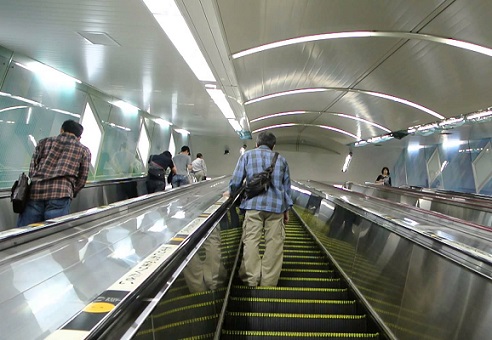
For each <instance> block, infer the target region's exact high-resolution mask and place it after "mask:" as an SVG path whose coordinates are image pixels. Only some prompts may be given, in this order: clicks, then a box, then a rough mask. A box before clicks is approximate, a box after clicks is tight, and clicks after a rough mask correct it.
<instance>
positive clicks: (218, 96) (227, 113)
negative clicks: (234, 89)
mask: <svg viewBox="0 0 492 340" xmlns="http://www.w3.org/2000/svg"><path fill="white" fill-rule="evenodd" d="M207 92H208V94H209V96H210V97H211V98H212V100H213V101H214V102H215V104H216V105H217V106H218V107H219V109H220V111H222V114H223V115H224V117H226V118H227V119H236V115H235V114H234V111H232V108H231V106H230V105H229V102H228V101H227V98H226V97H225V95H224V92H222V90H219V89H207Z"/></svg>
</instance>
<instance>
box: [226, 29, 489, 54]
mask: <svg viewBox="0 0 492 340" xmlns="http://www.w3.org/2000/svg"><path fill="white" fill-rule="evenodd" d="M344 38H394V39H409V40H425V41H430V42H435V43H439V44H444V45H449V46H454V47H458V48H461V49H464V50H468V51H473V52H477V53H480V54H484V55H488V56H492V49H490V48H488V47H484V46H480V45H477V44H472V43H469V42H466V41H462V40H456V39H450V38H443V37H439V36H435V35H430V34H421V33H409V32H377V31H354V32H335V33H325V34H315V35H308V36H304V37H298V38H292V39H287V40H281V41H276V42H273V43H269V44H265V45H261V46H257V47H253V48H250V49H247V50H244V51H241V52H238V53H234V54H233V55H232V58H233V59H238V58H241V57H244V56H247V55H251V54H255V53H259V52H263V51H267V50H271V49H275V48H278V47H282V46H288V45H294V44H301V43H306V42H313V41H320V40H332V39H344Z"/></svg>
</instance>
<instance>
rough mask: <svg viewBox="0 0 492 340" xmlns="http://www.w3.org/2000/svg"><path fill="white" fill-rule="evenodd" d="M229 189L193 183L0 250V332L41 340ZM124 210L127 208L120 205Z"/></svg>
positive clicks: (223, 184) (4, 335)
mask: <svg viewBox="0 0 492 340" xmlns="http://www.w3.org/2000/svg"><path fill="white" fill-rule="evenodd" d="M226 187H227V181H225V180H219V181H216V182H214V183H213V184H211V185H199V186H196V187H194V186H190V187H188V188H180V189H178V190H175V191H173V192H172V195H170V194H171V193H169V194H165V195H163V199H162V200H161V201H160V202H157V203H156V202H154V203H153V204H151V205H150V206H149V205H147V206H145V205H143V206H139V207H138V208H137V209H135V210H128V209H126V210H124V211H126V216H125V217H123V218H121V217H119V218H118V219H116V220H109V221H106V220H100V221H98V220H96V221H94V222H92V223H90V224H87V225H84V226H81V227H76V228H73V229H68V230H65V231H63V232H61V233H57V234H53V235H50V236H47V237H44V238H42V239H39V240H35V241H32V242H29V243H26V244H22V245H20V246H18V247H14V248H10V249H7V250H4V251H2V252H0V258H1V260H0V282H2V289H0V315H2V318H1V319H0V329H2V335H1V337H2V338H5V339H41V338H44V337H46V336H47V335H49V334H50V333H52V332H53V331H54V330H56V329H58V328H59V327H61V326H62V325H63V324H64V323H65V322H66V321H67V320H68V319H70V318H71V317H72V316H74V315H75V314H76V313H78V312H79V311H80V310H81V309H82V308H84V306H86V305H87V304H88V303H89V302H90V301H92V300H93V299H94V298H95V297H96V296H97V295H98V294H100V293H101V292H102V291H104V290H105V289H107V288H108V287H110V286H111V285H112V284H113V283H114V282H115V281H117V280H118V279H119V278H120V277H122V275H124V274H125V273H127V272H128V271H129V270H130V269H131V268H133V267H135V266H136V265H137V264H138V263H139V262H140V261H142V259H144V258H145V257H146V256H148V255H149V254H151V253H152V251H153V250H154V249H156V248H157V247H158V246H159V245H161V244H163V243H165V242H167V241H169V240H170V239H171V238H172V237H173V236H175V235H176V234H177V233H178V232H179V231H180V230H181V229H182V228H183V227H184V226H186V225H187V224H188V223H189V222H190V221H191V220H193V219H194V218H196V217H197V216H199V215H200V214H201V213H202V212H203V211H205V210H206V209H207V208H208V207H210V206H211V205H212V204H214V203H215V202H216V201H217V200H218V198H220V197H221V193H222V192H223V191H224V190H225V188H226ZM121 209H124V203H121Z"/></svg>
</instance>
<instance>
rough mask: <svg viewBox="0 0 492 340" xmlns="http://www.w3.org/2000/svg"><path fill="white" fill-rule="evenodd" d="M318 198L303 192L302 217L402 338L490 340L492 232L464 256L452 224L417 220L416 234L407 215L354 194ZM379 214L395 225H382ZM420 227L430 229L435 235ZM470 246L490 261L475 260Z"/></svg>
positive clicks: (298, 199)
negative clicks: (482, 252)
mask: <svg viewBox="0 0 492 340" xmlns="http://www.w3.org/2000/svg"><path fill="white" fill-rule="evenodd" d="M318 189H319V188H318ZM322 190H323V191H325V188H323V189H322ZM330 193H336V192H335V191H331V192H330ZM313 196H317V195H316V193H313V194H309V193H308V191H307V190H304V191H302V192H300V191H297V192H296V193H295V209H296V211H298V212H299V214H300V216H301V217H302V218H303V220H304V221H305V223H306V224H307V225H308V226H309V228H310V230H311V231H312V232H313V234H314V235H315V236H316V237H317V238H318V240H319V241H320V243H321V244H322V245H323V246H324V247H325V248H326V249H327V250H328V252H329V254H330V255H331V257H332V258H333V259H334V260H335V262H336V264H337V266H338V267H339V268H341V269H342V271H343V272H344V273H345V274H346V275H347V276H348V277H349V279H350V280H351V281H352V282H353V284H354V285H355V289H356V290H357V291H358V292H359V293H360V295H361V296H362V297H363V299H365V300H366V301H367V303H368V304H369V305H370V306H371V308H372V309H373V310H374V311H375V312H376V313H377V315H378V317H379V318H380V319H381V320H382V321H383V322H384V324H385V325H386V326H387V327H389V329H390V330H391V332H392V333H393V335H394V336H395V337H396V338H398V339H488V338H490V334H492V324H490V322H489V321H488V320H489V318H488V316H491V315H492V306H491V305H490V302H489V298H490V296H491V294H492V282H491V278H492V276H491V273H492V270H491V269H492V267H491V263H492V261H490V260H488V257H487V255H490V250H491V249H492V248H491V245H492V240H491V239H490V238H487V237H486V235H487V234H486V233H479V232H478V233H477V234H473V233H469V234H467V237H468V241H467V242H469V243H470V244H462V246H463V247H462V248H461V250H460V248H459V247H458V246H457V244H456V243H455V244H453V242H455V241H453V238H454V237H455V235H459V232H458V230H457V229H455V228H454V227H458V226H457V225H451V224H450V225H448V224H447V223H446V222H447V221H441V222H439V221H434V222H433V223H429V219H427V220H426V219H421V217H420V216H414V215H413V214H412V216H411V221H412V222H413V223H415V225H414V226H413V227H412V225H411V223H410V221H407V224H406V225H405V224H404V222H403V221H404V215H403V213H404V211H393V210H392V208H386V210H385V209H384V207H379V208H378V207H377V205H376V204H375V203H374V202H370V201H369V200H364V199H362V198H359V199H357V198H355V197H352V196H351V194H350V193H347V194H346V195H342V194H340V193H339V195H338V197H337V198H334V196H326V197H327V199H322V200H321V199H320V197H318V198H313ZM378 214H379V216H380V217H385V218H388V219H386V220H384V219H382V218H381V219H380V220H379V221H381V223H375V221H377V220H378V218H377V217H375V216H376V215H378ZM409 220H410V219H409ZM417 225H420V226H421V227H422V228H424V225H427V227H428V228H429V229H428V233H426V232H425V231H423V229H422V230H420V231H419V230H418V228H419V227H418V226H417ZM464 229H465V230H466V227H464ZM464 234H465V233H463V234H462V235H464ZM474 242H475V243H474ZM473 243H474V244H473ZM468 246H469V247H470V248H473V247H474V246H477V247H480V248H482V249H485V248H486V249H488V253H489V254H487V253H486V252H485V251H484V254H483V255H484V256H483V257H482V258H481V260H480V259H478V258H475V257H473V256H468V255H469V254H466V253H464V252H465V250H466V249H465V247H468ZM487 260H488V261H487ZM481 268H482V269H481ZM470 269H472V270H470Z"/></svg>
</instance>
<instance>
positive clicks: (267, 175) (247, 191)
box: [244, 152, 278, 199]
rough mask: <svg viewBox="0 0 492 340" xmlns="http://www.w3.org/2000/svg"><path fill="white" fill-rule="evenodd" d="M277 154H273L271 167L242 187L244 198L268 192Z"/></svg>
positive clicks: (255, 175)
mask: <svg viewBox="0 0 492 340" xmlns="http://www.w3.org/2000/svg"><path fill="white" fill-rule="evenodd" d="M277 158H278V152H275V156H273V160H272V165H270V166H269V167H268V168H266V169H265V170H264V171H262V172H260V173H257V174H254V175H253V177H252V178H251V180H250V181H249V182H247V183H246V186H245V187H244V196H245V198H246V199H250V198H253V197H256V196H258V195H260V194H262V193H264V192H266V191H267V190H268V188H269V187H270V184H271V182H272V172H273V168H275V163H276V162H277Z"/></svg>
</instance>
